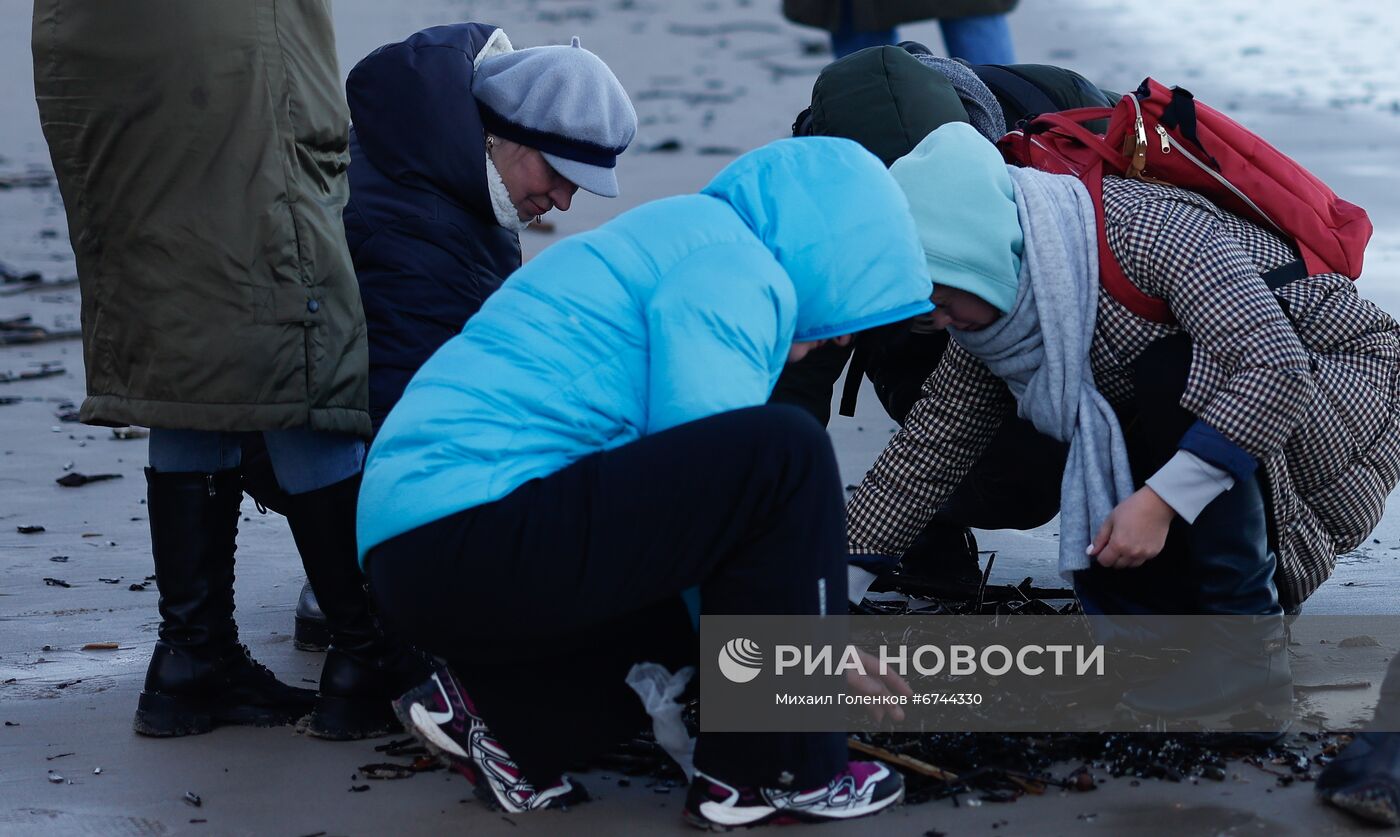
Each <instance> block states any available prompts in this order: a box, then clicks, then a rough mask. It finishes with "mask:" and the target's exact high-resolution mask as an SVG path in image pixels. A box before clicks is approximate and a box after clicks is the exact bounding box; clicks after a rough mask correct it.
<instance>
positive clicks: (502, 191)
mask: <svg viewBox="0 0 1400 837" xmlns="http://www.w3.org/2000/svg"><path fill="white" fill-rule="evenodd" d="M514 51H515V48H514V47H512V46H511V45H510V38H507V37H506V30H504V29H497V30H496V31H495V32H492V33H491V37H489V38H487V39H486V45H485V46H483V47H482V48H481V50H480V51H479V52H477V54H476V59H475V60H474V61H472V68H473V69H475V68H477V67H480V66H481V62H482V61H485V60H486V59H488V58H495V57H496V56H497V55H505V54H506V53H508V52H514ZM486 186H487V188H488V190H489V191H490V192H491V210H492V211H493V212H494V213H495V214H496V223H498V224H500V225H501V226H503V227H505V228H506V229H508V230H510V231H511V232H514V233H516V234H517V235H518V234H519V233H520V232H521V231H522V230H524V229H525V228H526V227H528V226H530V221H522V220H520V213H519V212H516V211H515V204H513V203H511V202H510V192H508V191H506V182H505V181H504V180H502V179H501V173H500V172H499V171H497V170H496V164H495V163H493V162H491V152H490V150H489V149H488V150H487V152H486Z"/></svg>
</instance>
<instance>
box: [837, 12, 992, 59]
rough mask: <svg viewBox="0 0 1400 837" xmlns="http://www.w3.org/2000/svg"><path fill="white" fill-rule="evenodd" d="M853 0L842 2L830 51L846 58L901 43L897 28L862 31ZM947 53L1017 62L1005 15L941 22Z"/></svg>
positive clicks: (959, 18) (954, 55)
mask: <svg viewBox="0 0 1400 837" xmlns="http://www.w3.org/2000/svg"><path fill="white" fill-rule="evenodd" d="M852 21H853V16H852V14H851V0H845V2H843V3H842V4H841V25H840V26H839V27H838V28H837V29H836V31H835V32H832V33H831V51H832V52H833V53H834V54H835V55H836V57H837V58H845V57H846V56H847V55H850V54H851V53H853V52H858V51H860V50H862V49H865V48H867V47H873V46H884V45H886V44H894V43H898V36H897V35H896V33H895V30H894V29H884V30H881V31H878V32H859V31H857V30H856V28H855V24H854V23H853V22H852ZM938 27H939V29H941V30H942V32H943V45H944V46H945V47H946V48H947V50H948V55H949V56H951V57H953V58H961V59H963V60H964V61H966V62H967V63H969V64H1014V63H1016V50H1015V48H1014V47H1013V46H1012V45H1011V27H1010V26H1008V25H1007V23H1006V15H1004V14H1000V15H976V16H973V17H954V18H948V19H946V20H940V21H938Z"/></svg>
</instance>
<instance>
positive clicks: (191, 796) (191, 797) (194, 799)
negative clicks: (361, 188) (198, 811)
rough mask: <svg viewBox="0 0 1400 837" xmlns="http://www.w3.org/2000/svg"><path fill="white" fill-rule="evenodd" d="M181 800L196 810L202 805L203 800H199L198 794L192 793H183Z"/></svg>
mask: <svg viewBox="0 0 1400 837" xmlns="http://www.w3.org/2000/svg"><path fill="white" fill-rule="evenodd" d="M182 798H183V799H184V800H185V801H186V802H188V803H190V804H191V805H193V806H194V807H196V808H199V807H201V806H203V805H204V800H203V799H200V798H199V794H197V793H195V792H194V791H185V795H184V796H183V797H182Z"/></svg>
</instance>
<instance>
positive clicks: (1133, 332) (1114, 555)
mask: <svg viewBox="0 0 1400 837" xmlns="http://www.w3.org/2000/svg"><path fill="white" fill-rule="evenodd" d="M945 130H947V129H946V128H945V129H940V131H945ZM937 133H938V132H935V135H934V136H936V135H937ZM925 142H926V143H927V142H928V140H925ZM983 145H984V147H985V149H986V153H987V154H992V155H994V154H995V152H993V151H992V150H991V146H990V145H985V143H984V144H983ZM969 148H970V146H969ZM959 153H962V152H961V151H960V152H959ZM966 153H967V154H969V155H972V153H973V152H972V151H970V150H968V151H967V152H966ZM997 162H998V163H999V162H1000V161H999V160H998V161H997ZM944 163H945V165H944V166H942V168H941V170H939V171H933V172H930V171H921V172H918V176H915V177H910V176H906V177H903V178H897V179H900V182H901V184H902V185H904V186H905V190H906V193H907V194H908V195H909V197H910V200H911V205H913V206H914V211H915V217H916V220H917V221H918V222H919V225H920V231H921V236H923V237H924V246H925V251H926V255H928V256H929V260H930V266H931V273H932V279H933V282H934V286H935V289H936V291H935V295H934V302H935V304H937V305H938V306H939V309H938V310H937V311H935V312H934V313H933V314H932V315H929V316H930V317H931V318H932V324H933V325H935V326H941V327H946V328H948V329H950V333H951V334H952V335H953V337H954V340H953V341H952V343H951V344H950V345H949V348H948V350H947V352H946V354H945V355H944V356H943V358H942V360H941V362H940V364H939V366H938V367H937V369H936V370H935V371H934V372H933V374H932V375H931V376H930V377H929V378H928V380H927V381H926V382H925V384H924V386H923V390H922V398H921V400H920V401H919V402H918V403H917V404H916V405H915V406H914V407H913V409H912V410H911V411H910V413H909V415H908V417H907V419H906V420H905V422H904V426H903V428H902V429H901V430H900V431H899V432H898V433H897V434H896V435H895V436H894V437H893V438H892V439H891V440H890V443H889V445H888V447H887V448H886V449H885V451H884V452H883V453H882V454H881V456H880V457H879V459H878V460H877V461H876V462H875V464H874V465H873V467H872V468H871V469H870V471H869V473H868V474H867V475H866V476H865V478H864V480H863V481H862V483H861V485H860V487H859V490H858V491H857V492H856V493H855V494H854V495H853V496H852V497H851V499H850V501H849V504H848V507H847V515H848V538H849V550H850V552H851V555H852V561H853V563H855V564H864V565H867V566H871V565H875V566H878V565H880V564H882V563H888V562H890V561H892V560H897V557H898V556H899V555H901V554H902V553H903V552H904V551H905V549H907V548H908V546H909V544H910V543H911V542H912V541H913V539H914V538H915V536H916V535H917V534H918V533H919V532H920V531H921V529H922V528H923V527H924V526H925V525H926V524H927V522H928V521H929V520H930V519H931V518H932V516H933V515H934V514H935V513H936V512H937V511H938V509H939V507H940V505H942V504H943V503H944V502H945V501H946V500H947V499H948V498H949V497H950V496H951V495H952V494H953V492H954V490H955V489H956V488H957V487H958V484H959V482H960V481H961V480H962V478H963V476H964V475H965V474H967V473H968V471H969V469H970V468H971V467H972V466H973V465H974V464H975V463H976V462H977V461H978V459H979V458H980V457H981V456H982V455H983V453H984V451H985V450H986V449H987V446H988V444H989V441H990V440H991V439H992V438H993V436H994V434H995V433H996V431H997V429H998V425H999V423H1000V422H1001V420H1002V417H1003V416H1004V415H1005V414H1006V407H1007V405H1008V404H1009V403H1010V401H1011V399H1012V398H1013V396H1012V393H1011V391H1010V390H1009V389H1008V387H1007V384H1006V383H1005V382H1004V381H1003V380H1002V379H1000V378H999V377H998V376H997V375H996V374H994V373H993V372H991V371H990V370H989V368H988V366H987V365H986V364H985V363H984V362H983V361H982V360H979V359H978V358H977V357H975V356H974V355H973V354H972V353H970V352H969V351H968V350H967V349H966V348H965V347H964V346H963V345H961V344H960V341H959V340H958V337H959V335H960V333H962V334H963V335H966V334H968V333H971V332H976V331H978V330H980V329H983V328H986V327H987V326H989V325H990V324H991V323H994V322H995V321H996V320H997V319H998V318H999V317H1002V316H1004V315H1005V314H1006V312H1007V310H1009V308H1008V305H1007V301H1009V299H1010V297H1009V296H1008V294H1014V293H1015V289H1016V283H1017V282H1018V281H1019V280H1020V277H1019V276H1018V272H1019V271H1018V270H1016V269H1014V268H1011V267H1008V265H1009V264H1010V262H1012V261H1015V260H1014V259H1013V260H1008V259H1006V258H1002V259H1001V262H997V261H996V259H995V258H994V257H997V256H1005V255H1006V254H1005V252H1004V251H1006V250H1007V248H1008V244H1007V242H1008V240H1009V241H1011V242H1012V246H1011V247H1010V250H1011V253H1012V255H1013V256H1016V257H1017V259H1019V254H1017V253H1016V252H1015V251H1016V249H1017V248H1018V247H1019V246H1021V245H1020V237H1019V236H1020V234H1021V232H1022V231H1021V230H1020V229H1019V228H1017V229H1015V230H1013V231H1010V232H1008V233H1007V234H1006V235H1003V236H1002V237H1000V238H999V237H998V235H1000V232H996V231H993V228H994V227H995V226H996V223H1001V224H1004V223H1005V218H1006V217H1007V216H1006V213H1007V211H1008V208H1007V206H1006V205H1005V201H1006V200H1008V198H1007V197H1006V195H1005V194H1000V195H998V194H997V193H996V192H995V190H994V189H993V187H992V186H990V185H985V184H979V183H977V182H974V181H975V179H976V177H977V176H978V175H976V174H973V173H970V172H977V171H980V169H978V167H977V166H975V165H969V162H968V160H961V159H960V160H956V161H953V162H952V163H949V162H948V161H944ZM898 168H899V164H898V163H896V169H892V171H897V170H898ZM987 171H988V173H987V174H986V178H988V183H990V182H991V180H990V179H991V178H996V177H998V175H997V174H996V173H995V171H992V170H991V169H988V170H987ZM944 175H946V177H947V178H948V179H947V180H946V182H940V180H939V177H941V176H944ZM959 178H961V179H959ZM979 190H980V191H979ZM984 193H985V194H984ZM988 194H989V195H991V197H990V198H987V199H988V200H990V201H991V203H992V204H993V205H995V206H996V207H997V211H998V212H1000V213H1001V215H1000V216H998V217H999V218H1000V219H1001V220H1000V221H997V222H995V223H994V222H992V221H989V220H988V219H989V218H990V216H989V215H988V214H987V213H986V212H983V213H981V214H979V213H978V210H977V209H976V207H977V206H978V204H979V200H982V199H983V198H986V196H987V195H988ZM921 195H922V196H923V198H921V197H920V196H921ZM930 195H932V196H933V199H929V196H930ZM954 195H956V199H954V198H953V197H952V196H954ZM979 195H981V196H982V197H981V198H979V197H978V196H979ZM998 202H1001V203H998ZM1012 203H1013V204H1014V201H1013V202H1012ZM1103 203H1104V218H1105V227H1106V232H1107V239H1108V244H1109V246H1110V248H1111V249H1112V252H1113V255H1114V256H1115V257H1116V259H1117V260H1118V262H1119V264H1120V265H1122V267H1123V269H1124V272H1125V273H1126V274H1127V276H1128V278H1129V279H1130V280H1131V281H1132V282H1133V283H1134V284H1135V285H1136V286H1137V287H1138V288H1140V289H1141V290H1143V291H1144V292H1146V293H1149V294H1151V295H1153V296H1157V297H1160V298H1163V299H1165V300H1166V301H1167V303H1168V304H1169V306H1170V308H1171V311H1172V313H1173V315H1174V316H1175V319H1176V324H1174V325H1164V324H1160V323H1156V322H1150V321H1148V320H1146V319H1143V318H1141V317H1139V316H1137V315H1135V314H1133V313H1132V312H1130V311H1129V310H1128V309H1127V308H1125V307H1124V306H1123V305H1122V304H1120V303H1119V302H1118V301H1117V300H1115V299H1114V298H1113V297H1112V296H1111V295H1110V294H1109V293H1108V292H1107V291H1103V290H1102V289H1101V288H1098V287H1097V280H1093V281H1094V284H1095V293H1096V296H1097V301H1096V303H1093V304H1092V305H1091V307H1092V309H1093V312H1092V313H1093V316H1094V318H1095V319H1094V320H1093V328H1092V341H1091V344H1090V345H1089V346H1088V347H1087V350H1088V354H1089V363H1088V366H1089V367H1090V368H1091V371H1092V384H1093V385H1094V386H1096V388H1097V390H1098V391H1099V393H1101V394H1102V396H1103V397H1104V399H1106V401H1107V402H1108V404H1109V405H1111V407H1112V409H1113V412H1114V413H1115V414H1116V416H1117V419H1118V423H1119V425H1120V426H1121V428H1122V432H1123V436H1124V438H1125V440H1126V447H1127V451H1128V454H1129V457H1128V458H1129V460H1130V461H1131V466H1132V468H1131V470H1132V479H1133V488H1134V489H1135V491H1134V492H1133V493H1132V494H1131V496H1129V497H1128V498H1127V499H1126V500H1123V501H1122V502H1120V503H1118V504H1117V505H1116V507H1114V508H1113V511H1112V513H1111V514H1110V515H1108V518H1107V520H1106V521H1104V522H1103V523H1102V524H1100V522H1098V521H1093V522H1092V525H1093V526H1094V527H1098V528H1097V529H1096V535H1095V537H1094V541H1093V544H1092V546H1091V547H1090V551H1091V554H1093V556H1094V559H1095V560H1093V561H1092V562H1091V564H1092V565H1091V566H1090V567H1089V568H1087V569H1085V570H1082V571H1079V572H1076V573H1074V582H1075V586H1076V589H1077V591H1078V592H1079V594H1080V597H1081V600H1084V601H1085V606H1086V609H1091V610H1093V609H1098V610H1101V611H1104V612H1147V613H1250V614H1266V613H1272V612H1276V610H1277V609H1278V608H1280V606H1281V607H1282V608H1284V609H1296V607H1298V606H1299V605H1301V604H1302V603H1303V602H1304V601H1305V600H1306V599H1307V598H1308V596H1309V595H1311V594H1312V593H1313V591H1315V590H1316V589H1317V588H1318V586H1319V585H1321V584H1322V583H1323V582H1324V581H1326V580H1327V578H1328V577H1329V576H1330V575H1331V573H1332V570H1333V568H1334V566H1335V563H1336V558H1337V556H1338V555H1339V554H1342V553H1345V552H1347V551H1349V550H1351V549H1354V548H1356V547H1357V546H1358V545H1359V544H1361V543H1362V542H1363V541H1364V539H1365V538H1366V536H1367V535H1368V534H1369V533H1370V532H1371V531H1372V530H1373V529H1374V528H1375V527H1376V525H1377V523H1378V522H1379V521H1380V518H1381V513H1382V510H1383V506H1384V501H1385V498H1386V496H1387V494H1388V493H1389V492H1390V491H1391V489H1392V488H1394V487H1395V485H1396V482H1397V478H1400V397H1397V396H1400V392H1398V391H1397V389H1398V388H1400V327H1397V324H1396V322H1395V320H1393V319H1392V318H1391V317H1390V316H1388V315H1387V314H1386V313H1385V312H1383V311H1381V310H1380V309H1379V308H1378V307H1377V306H1376V305H1374V304H1373V303H1371V302H1369V301H1367V300H1366V299H1363V298H1362V297H1361V296H1360V295H1359V294H1358V293H1357V288H1356V287H1355V285H1354V283H1353V282H1351V281H1350V280H1348V279H1347V278H1346V277H1344V276H1341V275H1338V274H1323V275H1314V276H1306V277H1303V278H1298V279H1295V280H1293V281H1289V282H1287V283H1286V284H1281V285H1279V286H1278V287H1271V285H1270V284H1266V282H1265V280H1264V278H1263V277H1264V276H1266V275H1270V276H1272V275H1274V274H1272V273H1271V271H1274V270H1275V269H1276V268H1279V267H1281V266H1284V265H1287V264H1289V263H1291V262H1293V261H1295V260H1296V259H1297V254H1296V253H1295V252H1294V251H1293V249H1292V247H1291V246H1290V244H1289V243H1288V242H1286V241H1284V240H1282V239H1280V238H1279V237H1278V236H1276V235H1274V234H1272V233H1270V232H1268V231H1265V230H1263V229H1261V228H1260V227H1258V226H1255V225H1254V224H1251V223H1249V222H1246V221H1244V220H1243V219H1241V218H1239V217H1237V216H1235V215H1233V214H1231V213H1229V212H1226V211H1224V210H1222V209H1220V208H1218V207H1216V206H1214V205H1213V204H1212V203H1210V202H1209V201H1208V200H1206V199H1205V198H1203V197H1201V196H1199V195H1197V194H1194V193H1192V192H1188V191H1185V190H1182V189H1179V188H1175V187H1172V186H1168V185H1162V184H1156V183H1149V182H1143V181H1139V180H1129V179H1121V178H1115V177H1107V178H1105V180H1104V188H1103ZM940 207H941V208H940ZM968 207H972V209H969V208H968ZM921 214H922V216H923V217H921ZM1011 217H1012V218H1013V219H1015V218H1016V217H1017V216H1016V213H1015V212H1014V209H1013V210H1012V211H1011ZM1012 226H1015V224H1014V223H1013V224H1012ZM931 248H934V249H937V248H942V249H943V252H942V256H943V257H945V258H944V261H943V262H941V263H940V264H941V265H942V267H943V269H941V270H935V269H933V268H934V266H935V264H936V263H937V259H935V256H937V255H939V254H938V253H935V252H933V250H931ZM979 248H980V250H979ZM989 253H990V254H991V255H990V256H989V255H988V254H989ZM1095 263H1096V262H1095ZM968 265H972V268H971V269H967V266H968ZM1084 281H1085V282H1088V281H1090V279H1088V278H1087V277H1086V278H1085V279H1084ZM1008 282H1009V283H1010V285H1009V289H1008V285H1007V283H1008ZM998 297H1002V298H1003V300H1004V301H1003V302H1002V304H1001V305H997V304H994V303H995V300H996V299H997V298H998ZM1027 406H1028V405H1026V404H1024V403H1023V404H1021V414H1022V415H1023V416H1024V415H1026V410H1027ZM853 577H854V574H853Z"/></svg>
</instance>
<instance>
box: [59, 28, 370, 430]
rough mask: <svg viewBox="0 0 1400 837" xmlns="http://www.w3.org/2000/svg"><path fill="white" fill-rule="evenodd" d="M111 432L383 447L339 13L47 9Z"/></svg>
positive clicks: (91, 415) (71, 203)
mask: <svg viewBox="0 0 1400 837" xmlns="http://www.w3.org/2000/svg"><path fill="white" fill-rule="evenodd" d="M33 25H34V29H33V49H34V87H35V93H36V96H37V99H38V104H39V115H40V119H41V121H42V123H43V129H44V136H45V138H46V139H47V140H48V144H49V152H50V154H51V156H52V158H53V164H54V170H55V172H56V173H57V175H58V183H59V188H60V190H61V191H62V194H63V201H64V204H65V206H66V209H67V213H68V226H69V233H70V235H71V237H72V241H73V249H74V251H75V252H76V254H77V264H78V279H79V284H80V287H81V291H82V327H83V352H84V361H85V362H86V366H87V389H88V397H87V399H86V400H85V401H84V402H83V405H82V410H81V415H82V419H83V421H85V422H88V423H91V424H141V425H146V426H152V427H165V428H181V429H192V430H225V431H239V430H270V429H280V428H296V427H310V428H312V429H315V430H328V431H341V432H350V433H356V434H360V435H365V436H367V435H368V434H369V427H370V424H369V414H368V410H367V407H368V398H367V349H366V343H365V319H364V312H363V310H362V309H361V307H360V299H359V293H358V289H357V286H356V283H355V273H354V269H353V267H352V266H351V262H350V257H349V253H348V251H347V249H346V246H345V234H344V229H343V227H342V225H341V208H342V207H343V206H344V204H345V200H346V197H347V189H348V186H347V180H346V177H345V170H346V166H347V165H348V163H349V155H348V139H349V137H348V135H349V115H348V110H347V108H346V105H345V99H344V94H343V93H342V92H341V87H340V72H339V69H338V67H337V65H336V57H335V43H334V32H333V30H332V27H331V19H330V10H329V4H328V3H326V2H324V0H301V1H299V2H290V0H236V2H234V1H233V0H229V2H222V1H221V2H189V0H121V2H107V0H101V2H94V0H36V2H35V4H34V22H33Z"/></svg>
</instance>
